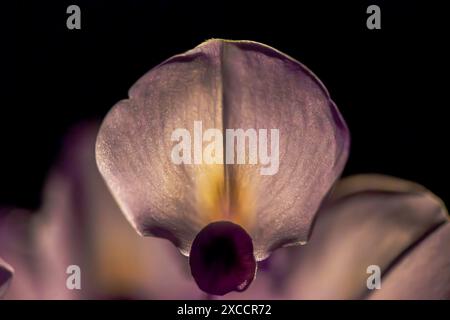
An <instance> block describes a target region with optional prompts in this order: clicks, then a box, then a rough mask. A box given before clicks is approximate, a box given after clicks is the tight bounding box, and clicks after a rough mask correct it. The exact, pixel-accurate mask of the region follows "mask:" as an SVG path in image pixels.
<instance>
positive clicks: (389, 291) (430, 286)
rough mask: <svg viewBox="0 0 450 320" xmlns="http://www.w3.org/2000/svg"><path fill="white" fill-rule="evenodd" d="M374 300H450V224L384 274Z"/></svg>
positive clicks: (414, 248) (405, 254)
mask: <svg viewBox="0 0 450 320" xmlns="http://www.w3.org/2000/svg"><path fill="white" fill-rule="evenodd" d="M369 298H371V299H421V300H423V299H450V224H449V223H446V224H445V225H443V226H441V227H439V228H438V229H436V230H435V231H434V232H432V233H431V234H430V235H428V236H427V237H425V238H424V239H422V240H421V241H419V243H417V244H415V245H413V246H412V247H411V248H410V249H409V250H407V252H405V253H404V254H403V255H402V256H401V257H399V259H398V262H397V263H396V264H395V266H393V267H392V269H391V270H388V271H387V273H386V274H385V275H384V276H383V277H382V281H381V289H379V290H374V291H373V292H372V294H371V295H369Z"/></svg>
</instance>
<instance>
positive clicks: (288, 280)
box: [228, 175, 450, 299]
mask: <svg viewBox="0 0 450 320" xmlns="http://www.w3.org/2000/svg"><path fill="white" fill-rule="evenodd" d="M448 221H449V219H448V212H447V210H446V209H445V206H444V204H443V203H442V201H441V200H440V199H439V198H437V197H436V196H435V195H433V194H432V193H431V192H429V191H427V190H426V189H425V188H424V187H422V186H420V185H418V184H415V183H411V182H409V181H405V180H401V179H397V178H392V177H388V176H381V175H358V176H354V177H349V178H345V179H343V180H342V181H340V182H338V184H337V186H336V188H335V190H334V192H333V194H332V195H331V196H330V198H329V202H327V204H326V205H324V207H323V208H322V210H321V211H320V212H319V213H318V215H317V219H316V221H315V224H314V227H313V230H312V234H311V239H310V241H309V242H308V243H307V244H306V245H305V246H302V247H293V248H285V249H281V250H279V251H277V252H276V253H274V255H273V256H272V257H271V258H270V260H269V268H268V272H267V273H268V274H269V276H266V275H265V277H261V281H265V283H260V281H259V280H260V279H258V278H257V279H256V280H255V284H254V287H255V290H258V289H257V288H261V287H266V288H269V289H268V290H269V291H272V292H273V293H275V295H272V296H271V295H269V297H266V298H271V297H272V298H280V297H281V298H288V299H361V298H381V299H384V298H388V299H403V298H407V299H450V281H449V277H450V271H449V270H450V250H449V247H450V231H449V230H450V224H449V223H448ZM370 265H377V266H379V267H380V269H381V289H380V290H373V291H372V290H369V289H368V288H367V278H368V277H369V275H370V274H368V273H367V268H368V266H370ZM270 275H271V276H272V280H270ZM258 291H261V289H259V290H258ZM256 294H258V292H254V291H253V289H252V287H251V288H249V290H248V291H247V292H245V293H244V294H243V295H234V294H231V295H229V296H228V297H229V298H231V299H233V298H241V297H242V298H246V297H247V298H251V297H254V296H255V295H256Z"/></svg>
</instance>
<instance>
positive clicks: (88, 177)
mask: <svg viewBox="0 0 450 320" xmlns="http://www.w3.org/2000/svg"><path fill="white" fill-rule="evenodd" d="M97 130H98V126H97V125H96V124H94V123H85V124H81V125H78V126H77V127H76V128H74V129H72V130H71V132H70V133H69V135H68V137H67V138H66V139H65V141H64V150H63V152H62V154H61V156H60V158H59V160H58V162H57V164H56V165H55V167H54V168H53V170H52V171H51V173H50V176H49V179H48V181H47V183H46V186H45V190H44V198H43V206H42V208H41V209H40V210H39V212H35V213H29V212H25V211H23V210H12V211H11V212H10V213H9V214H7V215H4V219H3V220H2V221H0V254H2V255H3V256H4V257H5V259H6V258H7V259H8V261H9V262H10V263H11V265H13V266H14V268H15V270H16V275H17V277H15V280H14V281H13V283H12V285H11V287H10V289H11V290H9V291H8V293H7V295H6V297H5V298H8V299H92V298H100V299H108V298H111V299H114V298H137V299H140V298H154V299H164V298H172V299H179V298H185V299H187V298H200V297H202V296H203V294H202V293H201V292H200V291H199V290H198V288H197V287H196V285H195V283H194V281H193V280H192V279H190V278H189V277H188V274H187V271H186V270H187V267H188V265H187V260H186V259H185V257H183V256H182V255H180V254H179V252H178V251H177V250H175V248H173V246H172V245H171V244H170V243H169V242H168V241H165V240H159V239H146V238H142V237H140V236H139V235H138V234H136V232H135V231H134V230H133V229H132V228H131V227H130V226H129V224H128V223H127V221H126V219H124V217H123V215H122V213H121V212H120V210H119V208H118V207H117V205H116V203H115V201H114V199H113V198H112V197H111V195H110V193H109V191H108V190H107V188H106V186H105V184H104V182H103V179H102V178H101V176H100V174H99V173H98V170H97V167H96V164H95V157H94V145H95V139H96V135H97ZM69 265H77V266H79V267H80V269H81V280H82V282H81V290H69V289H68V288H67V287H66V279H67V277H68V274H67V273H66V270H67V267H68V266H69Z"/></svg>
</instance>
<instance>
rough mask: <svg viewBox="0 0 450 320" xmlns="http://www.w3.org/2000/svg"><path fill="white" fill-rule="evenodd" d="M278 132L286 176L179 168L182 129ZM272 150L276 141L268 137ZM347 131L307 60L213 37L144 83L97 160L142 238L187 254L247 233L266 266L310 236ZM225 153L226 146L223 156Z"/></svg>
mask: <svg viewBox="0 0 450 320" xmlns="http://www.w3.org/2000/svg"><path fill="white" fill-rule="evenodd" d="M194 121H202V127H203V129H204V130H206V129H208V128H217V129H219V130H221V131H222V133H223V132H224V130H225V129H239V128H240V129H243V130H247V129H250V128H252V129H255V130H259V129H268V132H270V130H271V129H278V130H279V168H278V170H277V172H276V173H275V174H274V175H261V169H262V167H266V165H261V164H256V165H231V164H229V165H225V166H223V165H221V164H212V165H208V164H203V165H175V164H174V163H173V162H172V161H171V151H172V147H173V146H174V144H175V143H174V142H172V141H171V134H172V132H173V131H174V130H175V129H177V128H186V129H187V130H189V132H190V133H191V134H192V133H193V126H194ZM269 145H270V138H269ZM348 147H349V136H348V130H347V127H346V125H345V122H344V121H343V119H342V117H341V116H340V114H339V112H338V110H337V108H336V106H335V104H334V103H333V101H332V100H331V98H330V96H329V94H328V92H327V90H326V89H325V87H324V86H323V85H322V83H321V82H320V80H318V79H317V77H315V76H314V75H313V74H312V72H311V71H309V70H308V69H307V68H306V67H304V66H303V65H302V64H300V63H299V62H297V61H295V60H294V59H292V58H290V57H288V56H286V55H285V54H283V53H281V52H279V51H277V50H275V49H273V48H271V47H268V46H266V45H263V44H260V43H256V42H251V41H225V40H210V41H207V42H205V43H203V44H201V45H199V46H198V47H196V48H194V49H192V50H190V51H188V52H186V53H184V54H181V55H177V56H174V57H172V58H170V59H168V60H167V61H165V62H164V63H162V64H160V65H159V66H157V67H155V68H154V69H152V70H151V71H150V72H148V73H147V74H146V75H144V76H143V77H142V78H141V79H140V80H139V81H138V82H137V83H136V84H135V85H134V86H133V87H132V88H131V89H130V92H129V99H127V100H123V101H121V102H119V103H118V104H117V105H116V106H114V108H113V109H112V110H111V111H110V112H109V113H108V115H107V116H106V118H105V120H104V122H103V124H102V127H101V129H100V132H99V135H98V139H97V146H96V155H97V163H98V166H99V169H100V172H101V173H102V175H103V177H104V178H105V180H106V182H107V184H108V186H109V188H110V189H111V191H112V193H113V195H114V196H115V198H116V199H117V201H118V203H119V205H120V207H121V209H122V210H123V211H124V213H125V215H126V217H127V218H128V220H129V221H130V222H131V224H132V225H133V226H134V227H135V229H136V230H137V231H138V232H139V233H140V234H142V235H153V236H158V237H163V238H167V239H169V240H171V241H172V242H173V243H174V244H175V245H176V246H178V247H179V248H180V250H181V252H182V253H183V254H185V255H188V254H189V252H190V249H191V245H192V242H193V240H194V238H195V236H196V235H197V233H198V232H199V231H200V230H201V229H202V228H203V227H205V226H206V225H207V224H209V223H212V222H214V221H220V220H229V221H232V222H234V223H237V224H239V225H241V226H242V227H243V228H244V229H245V230H246V231H247V232H248V233H249V234H250V236H251V237H252V239H253V245H254V253H255V257H256V259H257V260H262V259H264V258H266V257H267V256H268V254H269V253H270V251H271V250H273V249H275V248H277V247H279V246H282V245H288V244H295V243H300V242H304V241H306V240H307V236H308V234H309V229H310V225H311V222H312V219H313V217H314V214H315V212H316V211H317V209H318V207H319V205H320V203H321V201H322V200H323V198H324V196H325V195H326V193H327V192H328V190H329V189H330V187H331V185H332V184H333V183H334V181H335V179H336V178H337V177H338V175H339V174H340V173H341V171H342V168H343V166H344V164H345V161H346V158H347V153H348ZM223 154H226V150H223Z"/></svg>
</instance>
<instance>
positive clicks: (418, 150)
mask: <svg viewBox="0 0 450 320" xmlns="http://www.w3.org/2000/svg"><path fill="white" fill-rule="evenodd" d="M70 4H77V5H79V6H80V8H81V25H82V28H81V30H68V29H67V28H66V19H67V17H68V14H66V8H67V7H68V6H69V5H70ZM370 4H377V5H379V6H380V7H381V23H382V29H381V30H368V29H367V28H366V19H367V16H368V15H367V14H366V8H367V6H368V5H370ZM1 11H2V12H1V16H2V22H5V21H6V24H7V27H6V28H3V32H4V33H5V35H4V36H3V39H2V51H3V53H4V54H6V58H4V59H3V63H2V64H3V68H2V78H3V80H4V81H3V85H2V90H1V111H0V117H1V118H0V119H1V125H0V143H1V156H0V177H1V183H0V205H12V206H20V207H27V208H37V207H38V206H39V205H40V202H39V201H40V197H41V188H42V185H43V182H44V179H45V177H46V175H47V172H48V169H49V168H50V166H51V164H52V162H54V160H55V158H56V155H57V152H58V150H59V148H60V147H61V143H62V138H63V135H64V133H65V132H66V131H67V130H68V129H69V128H70V126H71V125H73V124H76V123H77V122H79V121H82V120H84V119H93V118H97V119H101V118H102V117H103V116H104V115H105V114H106V112H107V111H108V110H109V109H110V108H111V107H112V106H113V104H114V103H115V102H117V101H118V100H120V99H123V98H125V97H126V96H127V90H128V88H130V86H131V85H132V84H133V83H134V82H135V81H136V80H137V79H138V78H139V77H140V76H142V75H143V74H144V73H146V72H147V71H148V70H150V69H151V68H152V67H153V66H155V65H156V64H158V63H159V62H161V61H163V60H165V59H166V58H168V57H170V56H172V55H174V54H177V53H181V52H183V51H186V50H188V49H191V48H193V47H194V46H196V45H197V44H199V43H200V42H202V41H204V40H206V39H209V38H212V37H215V38H228V39H235V40H239V39H247V40H255V41H259V42H263V43H265V44H268V45H270V46H273V47H275V48H277V49H279V50H280V51H282V52H284V53H287V54H289V55H290V56H292V57H294V58H295V59H297V60H299V61H301V62H302V63H304V64H305V65H306V66H308V67H309V68H310V69H311V70H312V71H313V72H314V73H315V74H316V75H317V76H318V77H319V78H320V79H321V80H322V81H323V82H324V84H325V86H326V87H327V88H328V90H329V91H330V94H331V96H332V98H333V100H334V101H335V102H336V104H337V105H338V107H339V109H340V111H341V113H342V114H343V116H344V118H345V120H346V122H347V124H348V126H349V128H350V132H351V135H352V146H351V152H350V157H349V162H348V164H347V166H346V169H345V171H344V175H349V174H354V173H364V172H378V173H384V174H389V175H394V176H398V177H402V178H405V179H410V180H414V181H416V182H419V183H421V184H423V185H425V186H426V187H427V188H429V189H431V190H432V191H433V192H435V193H436V194H437V195H438V196H440V197H441V198H443V199H444V201H445V202H446V203H447V204H448V203H450V202H449V200H450V192H449V189H448V187H447V181H448V169H447V168H448V163H449V156H448V155H447V152H446V151H447V149H448V141H447V140H448V123H449V121H448V118H447V111H446V109H447V108H448V102H447V99H446V95H447V94H446V91H447V88H448V84H447V82H448V81H447V79H446V78H447V77H448V73H447V70H448V69H447V66H446V65H444V64H445V63H446V59H448V57H449V55H448V51H446V50H447V49H446V48H445V47H446V46H447V44H446V43H448V39H449V35H448V33H447V32H446V31H445V29H444V27H445V23H446V22H445V20H443V19H441V18H440V17H439V15H440V13H442V15H443V16H444V18H445V10H444V9H443V8H442V7H439V6H438V5H435V4H431V2H429V1H311V2H307V1H295V2H292V3H288V2H282V1H274V2H270V3H264V2H262V1H259V2H254V3H251V2H245V1H239V2H231V1H224V2H219V1H209V2H201V1H177V2H176V1H149V0H147V1H143V0H142V1H137V0H133V1H121V2H116V1H106V0H105V1H92V0H91V1H79V0H71V1H53V2H49V1H33V2H32V1H25V2H24V1H21V2H16V3H15V4H2V10H1ZM5 31H6V32H5Z"/></svg>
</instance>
